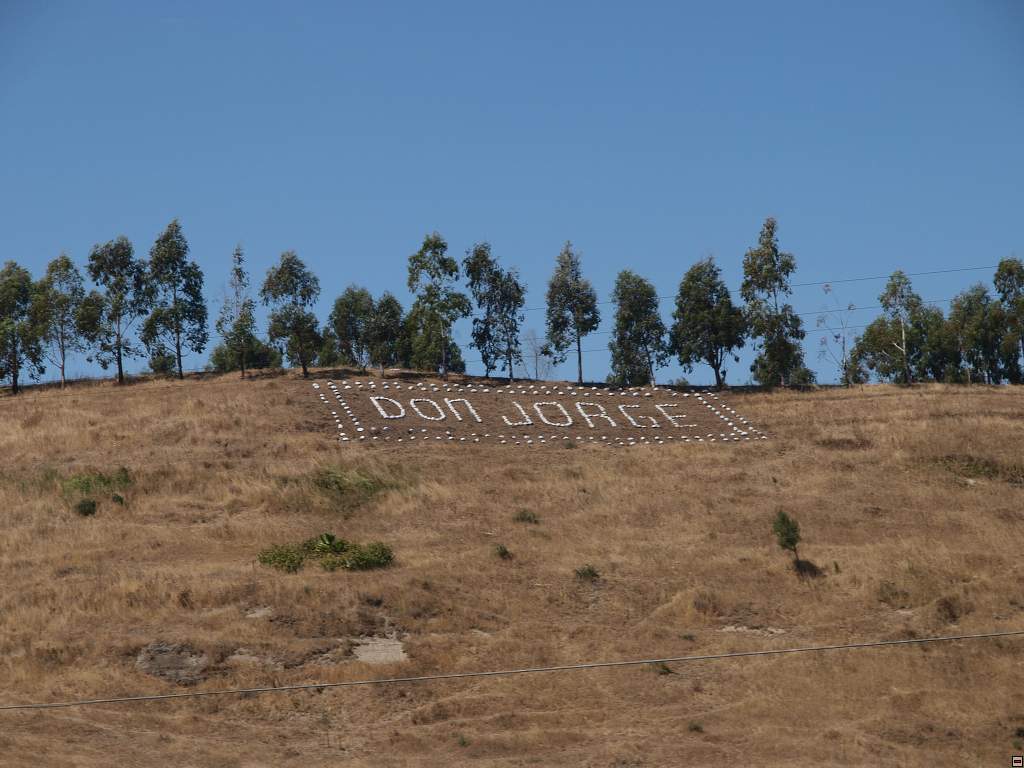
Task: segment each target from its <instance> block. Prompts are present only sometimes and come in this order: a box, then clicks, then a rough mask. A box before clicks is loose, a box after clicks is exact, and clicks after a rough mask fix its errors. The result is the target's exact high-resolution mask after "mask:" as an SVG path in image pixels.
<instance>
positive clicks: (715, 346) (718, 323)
mask: <svg viewBox="0 0 1024 768" xmlns="http://www.w3.org/2000/svg"><path fill="white" fill-rule="evenodd" d="M672 316H673V318H674V319H675V322H674V323H673V325H672V335H671V348H672V351H673V352H675V354H676V356H677V357H678V358H679V364H680V365H681V366H683V369H684V370H686V371H687V372H690V371H692V370H693V366H694V364H696V363H707V365H708V366H710V367H711V370H712V371H713V372H714V374H715V386H716V387H717V388H719V389H721V388H722V385H723V384H724V382H725V375H724V372H723V370H722V369H723V366H724V364H725V361H726V359H727V358H729V357H731V358H732V359H733V361H734V362H737V363H738V362H739V356H737V355H736V354H734V350H737V349H740V348H741V347H743V344H744V338H745V335H746V331H747V322H746V318H744V316H743V310H742V308H740V307H737V306H735V305H734V304H733V303H732V296H731V295H730V293H729V289H728V287H727V286H726V285H725V281H724V280H722V271H721V270H720V269H719V268H718V265H716V264H715V261H714V259H712V258H711V257H708V258H706V259H703V260H702V261H698V262H697V263H696V264H694V265H693V266H692V267H690V269H688V270H687V272H686V275H684V276H683V280H682V282H681V283H680V284H679V292H678V293H677V294H676V309H675V312H673V314H672Z"/></svg>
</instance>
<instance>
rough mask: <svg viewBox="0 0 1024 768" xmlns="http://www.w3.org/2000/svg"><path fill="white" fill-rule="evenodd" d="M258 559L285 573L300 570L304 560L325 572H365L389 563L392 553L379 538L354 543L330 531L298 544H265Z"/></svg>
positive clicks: (383, 566)
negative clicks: (313, 562) (266, 546)
mask: <svg viewBox="0 0 1024 768" xmlns="http://www.w3.org/2000/svg"><path fill="white" fill-rule="evenodd" d="M258 559H259V561H260V563H262V564H263V565H267V566H270V567H271V568H277V569H278V570H281V571H285V572H286V573H295V572H296V571H298V570H300V569H301V568H302V566H303V565H304V564H305V562H306V561H307V560H316V561H318V562H319V563H320V567H321V568H323V569H324V570H325V571H336V570H338V569H339V568H342V569H344V570H347V571H366V570H370V569H372V568H385V567H387V566H389V565H391V563H392V562H394V559H395V555H394V552H392V551H391V547H389V546H387V545H386V544H382V543H381V542H379V541H375V542H371V543H369V544H355V543H352V542H349V541H345V539H340V538H338V537H337V536H335V535H334V534H333V533H322V534H320V535H319V536H317V537H315V538H312V539H306V540H305V541H303V542H301V543H299V544H277V545H274V546H272V547H269V548H268V549H265V550H263V551H262V552H260V553H259V555H258Z"/></svg>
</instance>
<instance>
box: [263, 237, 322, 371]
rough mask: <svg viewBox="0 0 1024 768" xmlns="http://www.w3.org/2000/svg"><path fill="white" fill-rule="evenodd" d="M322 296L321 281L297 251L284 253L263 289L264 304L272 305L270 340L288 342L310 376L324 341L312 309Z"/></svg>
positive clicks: (291, 357)
mask: <svg viewBox="0 0 1024 768" xmlns="http://www.w3.org/2000/svg"><path fill="white" fill-rule="evenodd" d="M319 296H320V281H319V280H318V279H317V277H316V275H314V274H313V273H312V272H310V271H309V269H307V268H306V265H305V264H304V263H303V261H302V260H301V259H300V258H299V257H298V256H297V255H296V254H295V252H294V251H285V252H284V253H282V254H281V259H280V261H279V262H278V263H277V264H276V265H275V266H273V267H271V268H270V269H269V270H267V276H266V278H265V280H264V281H263V287H262V288H261V289H260V297H261V298H262V299H263V303H264V304H265V305H266V306H268V307H271V312H270V324H269V327H268V329H267V330H268V335H269V336H270V341H271V343H274V342H282V343H283V344H284V346H285V354H287V356H288V360H289V362H291V364H292V365H294V364H296V363H298V364H299V365H300V366H301V368H302V375H303V376H309V366H310V364H312V362H313V361H314V360H315V359H316V352H317V350H318V349H319V347H320V345H321V343H322V339H321V337H320V331H319V324H318V322H317V319H316V315H314V314H313V313H312V312H311V311H309V308H310V307H312V306H313V304H314V303H316V300H317V298H319Z"/></svg>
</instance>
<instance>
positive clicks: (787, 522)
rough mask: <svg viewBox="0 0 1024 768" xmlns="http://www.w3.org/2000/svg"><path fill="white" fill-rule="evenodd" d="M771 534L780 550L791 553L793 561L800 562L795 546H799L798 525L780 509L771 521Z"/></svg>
mask: <svg viewBox="0 0 1024 768" xmlns="http://www.w3.org/2000/svg"><path fill="white" fill-rule="evenodd" d="M772 533H774V534H775V539H776V541H778V543H779V546H780V547H782V549H785V550H788V551H790V552H792V553H793V558H794V559H795V560H798V561H799V560H800V555H798V554H797V546H798V545H799V544H800V525H799V523H797V521H796V520H794V519H793V518H791V517H790V516H789V515H787V514H786V513H785V512H783V511H782V510H781V509H780V510H779V513H778V514H777V515H776V516H775V520H774V521H772Z"/></svg>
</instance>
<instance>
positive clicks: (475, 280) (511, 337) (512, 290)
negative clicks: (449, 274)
mask: <svg viewBox="0 0 1024 768" xmlns="http://www.w3.org/2000/svg"><path fill="white" fill-rule="evenodd" d="M463 268H464V269H465V272H466V278H467V280H468V282H469V290H470V293H472V294H473V299H474V300H475V301H476V305H477V310H478V314H477V317H475V318H473V345H474V346H475V347H476V348H477V349H478V350H479V351H480V358H481V360H482V362H483V365H484V371H485V375H486V376H490V375H491V371H492V370H493V369H494V368H497V367H501V368H502V369H504V370H505V371H506V372H507V373H508V379H509V381H512V367H513V365H514V364H515V363H516V362H518V363H520V364H521V363H522V362H523V353H522V347H521V345H520V341H519V326H520V325H521V323H522V322H523V317H524V315H523V304H524V303H525V302H526V286H525V285H523V283H522V282H521V281H520V279H519V274H518V273H517V272H516V271H515V270H514V269H509V270H503V269H502V268H501V267H500V266H499V265H498V262H497V260H496V259H495V258H494V257H492V256H491V245H490V243H477V244H476V245H474V246H473V247H472V248H471V249H470V250H469V251H467V253H466V258H465V260H464V261H463Z"/></svg>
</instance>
